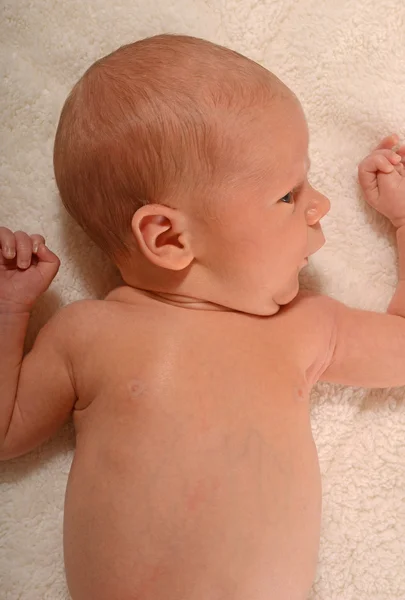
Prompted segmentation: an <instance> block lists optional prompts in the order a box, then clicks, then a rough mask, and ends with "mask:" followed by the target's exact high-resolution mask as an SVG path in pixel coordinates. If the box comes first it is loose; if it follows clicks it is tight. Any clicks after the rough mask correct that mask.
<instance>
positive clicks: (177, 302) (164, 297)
mask: <svg viewBox="0 0 405 600" xmlns="http://www.w3.org/2000/svg"><path fill="white" fill-rule="evenodd" d="M132 289H133V290H135V291H137V292H139V293H141V294H143V295H145V296H147V297H149V298H153V299H154V300H157V301H158V302H163V303H164V304H171V305H173V306H179V307H180V308H187V309H191V310H215V311H223V312H233V311H232V309H231V308H228V307H226V306H221V305H220V304H214V303H213V302H208V301H206V300H201V299H200V298H191V297H189V296H182V295H179V294H168V293H163V292H153V291H151V290H143V289H141V288H135V287H134V288H132Z"/></svg>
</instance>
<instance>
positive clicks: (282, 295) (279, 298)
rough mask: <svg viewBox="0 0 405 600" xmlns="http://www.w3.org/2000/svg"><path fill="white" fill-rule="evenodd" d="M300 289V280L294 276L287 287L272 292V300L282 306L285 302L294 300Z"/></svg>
mask: <svg viewBox="0 0 405 600" xmlns="http://www.w3.org/2000/svg"><path fill="white" fill-rule="evenodd" d="M299 291H300V282H299V279H298V277H294V279H293V280H292V281H291V282H290V284H289V286H288V288H287V289H284V290H283V291H282V292H278V293H277V294H274V296H273V300H274V302H276V303H277V304H279V305H280V306H284V305H285V304H289V303H290V302H292V301H293V300H294V298H295V297H296V296H297V295H298V293H299Z"/></svg>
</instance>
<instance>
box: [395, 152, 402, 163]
mask: <svg viewBox="0 0 405 600" xmlns="http://www.w3.org/2000/svg"><path fill="white" fill-rule="evenodd" d="M393 159H394V160H395V162H399V161H400V160H401V157H400V155H399V154H394V156H393Z"/></svg>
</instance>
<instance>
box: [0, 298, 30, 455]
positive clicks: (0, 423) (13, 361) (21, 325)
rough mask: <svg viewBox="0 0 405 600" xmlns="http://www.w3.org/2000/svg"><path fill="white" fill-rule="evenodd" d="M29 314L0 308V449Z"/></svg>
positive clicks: (7, 426) (6, 427)
mask: <svg viewBox="0 0 405 600" xmlns="http://www.w3.org/2000/svg"><path fill="white" fill-rule="evenodd" d="M29 317H30V314H29V312H24V313H13V312H10V311H8V310H2V309H1V307H0V448H1V446H2V445H3V443H4V440H5V437H6V434H7V431H8V428H9V424H10V421H11V416H12V414H13V410H14V403H15V398H16V396H17V388H18V379H19V376H20V371H21V365H22V361H23V354H24V340H25V336H26V333H27V327H28V321H29Z"/></svg>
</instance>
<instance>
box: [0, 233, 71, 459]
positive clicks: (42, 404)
mask: <svg viewBox="0 0 405 600" xmlns="http://www.w3.org/2000/svg"><path fill="white" fill-rule="evenodd" d="M37 238H40V236H31V237H29V236H27V234H24V233H23V232H17V233H16V234H13V233H12V232H10V230H7V229H5V228H0V339H1V344H0V460H7V459H10V458H13V457H15V456H19V455H21V454H24V453H26V452H29V451H30V450H32V449H33V448H35V447H36V446H38V445H39V444H41V443H42V442H44V441H45V440H46V439H48V438H49V437H50V436H51V435H52V434H54V433H55V432H56V431H57V430H58V429H59V428H60V427H61V425H62V424H63V423H64V422H65V421H66V420H67V418H68V417H69V415H70V413H71V411H72V409H73V406H74V403H75V400H76V394H75V390H74V384H73V381H72V376H71V370H70V366H69V358H68V357H69V348H70V345H71V340H72V336H73V335H74V334H73V329H72V323H73V320H74V317H73V315H74V309H73V310H72V308H71V307H66V308H64V309H62V310H60V311H59V312H58V313H57V314H56V315H55V316H54V317H53V318H52V319H51V320H50V321H49V322H48V323H47V324H46V325H45V326H44V327H43V328H42V330H41V331H40V333H39V335H38V336H37V339H36V341H35V344H34V346H33V348H32V350H31V351H30V352H29V353H28V354H27V355H26V357H25V358H23V351H24V340H25V336H26V331H27V326H28V320H29V316H30V312H31V310H32V307H33V305H34V303H35V300H36V298H37V297H38V296H40V295H41V293H43V292H44V291H45V290H46V289H47V287H48V286H49V284H50V282H51V281H52V280H53V278H54V277H55V275H56V273H57V271H58V269H59V260H58V258H57V257H56V256H55V254H53V253H52V252H51V251H50V250H49V249H48V248H46V246H45V245H44V244H43V243H39V248H38V250H37V252H33V243H35V241H38V242H40V240H39V239H37ZM42 239H43V238H42ZM8 246H12V249H13V248H14V256H12V252H11V253H7V250H6V248H7V247H8ZM24 254H25V255H26V256H25V258H26V259H27V260H28V255H29V267H28V268H25V267H21V268H19V267H18V265H19V264H22V263H21V257H22V256H23V255H24ZM71 306H72V305H71Z"/></svg>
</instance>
